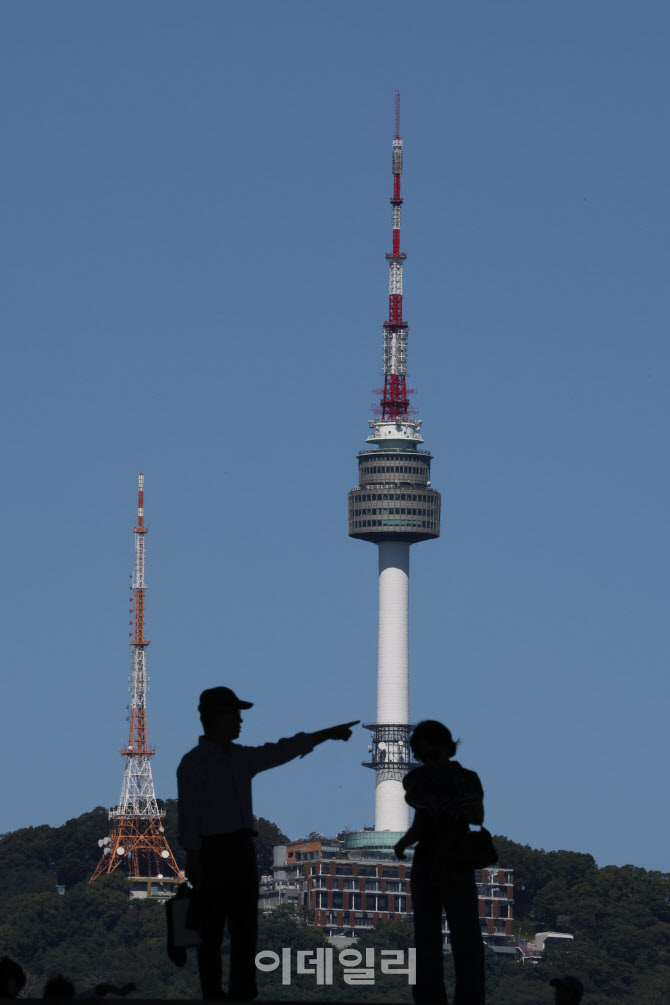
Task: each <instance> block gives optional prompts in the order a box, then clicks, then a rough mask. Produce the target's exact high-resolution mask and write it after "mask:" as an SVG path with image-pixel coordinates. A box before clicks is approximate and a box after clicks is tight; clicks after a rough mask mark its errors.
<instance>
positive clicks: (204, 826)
mask: <svg viewBox="0 0 670 1005" xmlns="http://www.w3.org/2000/svg"><path fill="white" fill-rule="evenodd" d="M252 704H253V703H252V702H250V701H241V700H240V699H239V698H238V697H237V695H236V694H235V693H234V692H233V691H231V689H230V688H229V687H213V688H209V689H208V690H207V691H203V692H202V694H201V695H200V704H199V705H198V711H199V712H200V720H201V722H202V725H203V729H204V732H205V735H204V736H201V737H200V740H199V743H198V746H197V747H194V748H193V749H192V750H189V752H188V753H187V754H185V755H184V757H183V758H182V760H181V763H180V765H179V768H178V769H177V783H178V790H179V843H180V844H181V846H182V848H184V849H185V850H186V855H187V858H186V875H187V877H188V879H189V881H190V882H191V884H192V885H193V886H194V887H195V888H196V890H197V895H196V904H197V911H198V914H199V929H200V935H201V938H202V945H201V947H200V948H199V949H198V969H199V971H200V985H201V988H202V996H203V998H205V999H221V998H224V997H226V996H225V994H224V992H223V991H222V990H221V975H222V972H221V942H222V939H223V931H224V927H225V924H226V922H227V923H228V931H229V933H230V991H229V995H228V997H230V998H233V999H236V1000H237V1001H252V1000H253V999H254V998H255V997H256V995H257V994H258V991H257V988H256V966H255V957H256V931H257V919H258V874H257V870H256V853H255V849H254V844H253V840H252V838H253V836H254V835H255V831H254V829H253V812H252V806H251V779H252V778H253V776H254V775H255V774H257V773H258V772H259V771H266V770H267V769H268V768H274V767H277V765H279V764H284V763H285V762H286V761H291V760H293V758H294V757H304V755H305V754H308V753H310V751H311V750H312V749H313V748H314V747H315V746H316V745H317V744H318V743H322V742H323V741H324V740H348V739H349V737H350V736H351V728H350V727H351V726H355V725H356V723H355V722H347V723H344V724H343V725H341V726H332V727H331V728H330V729H322V730H319V731H318V732H316V733H297V734H296V736H292V737H290V738H289V739H284V740H278V741H277V743H266V744H264V745H263V746H262V747H244V746H242V745H241V744H238V743H234V742H233V741H234V740H236V739H237V737H238V736H239V735H240V728H241V725H242V716H241V714H240V710H241V709H246V708H251V707H252Z"/></svg>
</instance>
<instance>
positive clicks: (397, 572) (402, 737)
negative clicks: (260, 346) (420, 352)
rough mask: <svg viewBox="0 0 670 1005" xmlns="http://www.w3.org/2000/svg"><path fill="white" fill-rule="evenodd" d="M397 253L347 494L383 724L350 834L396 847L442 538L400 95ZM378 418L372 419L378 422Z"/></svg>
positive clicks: (378, 725) (395, 167) (394, 199)
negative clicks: (372, 629)
mask: <svg viewBox="0 0 670 1005" xmlns="http://www.w3.org/2000/svg"><path fill="white" fill-rule="evenodd" d="M392 151H393V152H392V171H393V195H392V196H391V210H392V218H393V250H392V252H391V253H390V254H388V255H387V256H386V258H387V261H388V263H389V269H390V275H389V313H388V320H387V321H385V322H384V325H383V347H384V348H383V362H384V386H383V387H382V388H379V390H378V391H377V392H376V393H377V394H380V395H381V399H380V402H379V407H378V408H376V409H375V410H374V413H376V417H375V418H373V419H371V420H370V423H369V425H370V429H371V430H372V432H371V434H370V436H368V438H367V441H366V442H367V443H369V444H371V446H370V449H367V450H363V451H361V453H359V454H358V455H357V457H358V485H357V486H356V488H354V489H352V491H351V492H350V493H349V536H350V537H353V538H358V539H359V540H361V541H371V542H372V543H373V544H376V545H377V546H378V548H379V638H378V662H377V721H376V722H374V723H369V724H366V727H365V728H367V729H369V730H370V731H371V734H372V736H371V744H370V747H369V748H368V749H369V751H370V753H371V755H372V756H371V758H370V760H369V761H365V762H363V763H364V765H365V767H369V768H372V769H374V772H375V781H376V787H375V832H382V831H383V832H387V833H386V835H385V836H384V837H382V835H381V834H376V836H375V835H371V834H369V833H366V832H360V836H359V834H356V833H355V834H352V835H351V844H352V846H355V845H356V844H358V843H359V837H360V840H362V841H363V842H364V843H365V844H369V843H371V842H372V843H373V844H375V845H376V846H378V847H381V846H382V845H384V846H386V845H387V844H391V845H392V844H394V843H395V841H396V840H397V838H398V837H399V836H400V834H404V833H405V831H406V830H407V829H408V827H409V807H408V806H407V804H406V803H405V799H404V790H403V787H402V779H403V776H404V775H405V774H406V773H407V771H408V770H409V768H410V766H411V756H410V749H409V736H410V731H411V728H412V727H411V725H410V722H409V634H408V629H409V625H408V604H409V549H410V547H411V545H413V544H416V543H418V542H419V541H431V540H433V539H434V538H437V537H439V536H440V494H439V492H436V491H435V489H434V488H432V487H431V483H430V462H431V460H432V456H431V454H430V453H429V452H428V451H427V450H422V449H421V448H420V445H421V444H422V443H423V437H422V436H421V419H418V418H414V411H415V410H414V409H411V408H410V407H409V394H410V393H411V391H410V389H409V388H408V387H407V332H408V324H407V322H406V321H405V320H404V319H403V310H402V309H403V304H402V270H403V265H404V263H405V260H406V258H407V255H406V254H405V253H404V252H401V251H400V217H401V209H402V204H403V200H402V197H401V195H400V178H401V175H402V166H403V165H402V160H403V141H402V137H401V136H400V94H399V93H398V92H396V96H395V134H394V136H393V148H392ZM374 413H373V414H374Z"/></svg>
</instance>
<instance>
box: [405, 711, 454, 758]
mask: <svg viewBox="0 0 670 1005" xmlns="http://www.w3.org/2000/svg"><path fill="white" fill-rule="evenodd" d="M460 742H461V741H460V740H454V738H453V737H452V735H451V731H450V730H448V729H447V727H446V726H445V725H444V723H442V722H438V721H437V719H424V720H423V722H420V723H419V724H418V726H416V727H415V729H414V732H413V733H412V736H411V739H410V741H409V745H410V747H411V748H412V753H413V754H414V755H415V756H416V753H417V748H418V747H442V748H444V749H445V750H446V751H447V756H448V757H453V756H454V754H455V753H456V748H457V747H458V744H459V743H460Z"/></svg>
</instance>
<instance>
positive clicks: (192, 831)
mask: <svg viewBox="0 0 670 1005" xmlns="http://www.w3.org/2000/svg"><path fill="white" fill-rule="evenodd" d="M312 749H313V743H312V739H311V736H310V735H309V734H308V733H297V734H296V735H295V736H291V737H289V738H288V739H283V740H278V741H277V743H265V744H263V746H262V747H244V746H242V745H241V744H239V743H231V744H230V745H229V746H228V747H227V748H224V747H223V746H222V745H221V744H219V743H214V742H213V741H212V740H208V739H207V738H206V737H204V736H201V737H200V739H199V741H198V746H197V747H193V749H192V750H189V752H188V753H187V754H184V756H183V757H182V759H181V763H180V765H179V767H178V768H177V788H178V813H179V834H178V837H179V843H180V845H181V846H182V848H184V849H185V850H186V851H198V850H199V849H200V847H201V843H202V838H203V837H210V836H211V835H212V834H233V833H234V832H235V831H240V830H244V829H248V830H252V829H253V825H254V818H253V811H252V806H251V779H252V778H253V777H254V775H256V774H257V773H258V772H259V771H266V770H267V769H268V768H275V767H277V765H279V764H285V763H286V761H291V760H293V758H294V757H298V756H300V755H304V754H309V752H310V751H311V750H312Z"/></svg>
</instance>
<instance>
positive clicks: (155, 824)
mask: <svg viewBox="0 0 670 1005" xmlns="http://www.w3.org/2000/svg"><path fill="white" fill-rule="evenodd" d="M158 813H159V815H158V817H156V816H152V817H138V816H122V815H120V814H119V813H118V812H117V811H116V809H115V808H112V809H111V810H110V811H109V818H110V820H112V821H113V823H112V826H111V828H110V833H109V835H108V836H107V837H104V838H101V839H100V840H99V841H98V845H99V847H100V848H101V849H102V853H101V855H100V859H99V861H98V864H97V866H96V869H95V872H94V873H93V875H92V876H91V878H90V880H89V882H90V883H92V882H93V880H94V879H97V878H98V876H101V875H103V874H105V873H106V874H108V875H109V874H110V873H112V872H114V870H115V869H118V867H119V866H120V865H121V863H122V862H123V863H125V864H126V866H127V868H126V869H125V870H124V871H125V872H126V874H127V876H128V878H129V879H134V880H141V879H145V878H149V879H153V880H161V879H164V878H166V874H167V876H168V877H172V878H174V879H177V880H178V881H179V882H181V881H182V880H183V876H182V873H181V870H180V868H179V866H178V865H177V860H176V859H175V857H174V855H173V853H172V849H171V848H170V845H169V844H168V841H167V838H166V837H165V830H164V828H163V825H162V823H161V817H162V816H163V813H162V812H161V811H160V810H159V811H158Z"/></svg>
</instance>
